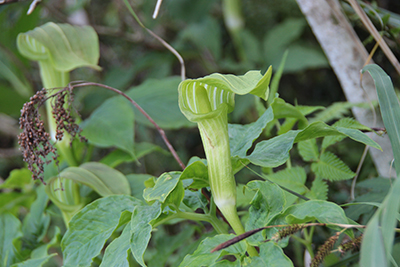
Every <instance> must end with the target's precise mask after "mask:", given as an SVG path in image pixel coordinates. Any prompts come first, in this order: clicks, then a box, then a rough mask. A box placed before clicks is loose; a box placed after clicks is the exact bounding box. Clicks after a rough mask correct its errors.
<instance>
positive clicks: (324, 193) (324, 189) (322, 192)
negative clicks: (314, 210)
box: [307, 176, 347, 211]
mask: <svg viewBox="0 0 400 267" xmlns="http://www.w3.org/2000/svg"><path fill="white" fill-rule="evenodd" d="M307 197H309V198H311V199H320V200H327V199H328V184H327V183H326V182H325V181H324V180H323V179H322V178H320V177H318V176H317V177H315V179H314V181H313V183H312V185H311V190H310V192H308V194H307ZM346 211H347V210H346Z"/></svg>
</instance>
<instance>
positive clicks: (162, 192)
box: [143, 172, 181, 203]
mask: <svg viewBox="0 0 400 267" xmlns="http://www.w3.org/2000/svg"><path fill="white" fill-rule="evenodd" d="M180 176H181V172H166V173H163V174H161V176H160V177H159V178H157V180H156V184H155V185H154V187H150V188H146V189H145V190H144V192H143V198H144V199H145V200H146V201H148V202H150V201H153V200H158V201H160V202H161V203H164V201H165V200H166V199H167V197H168V195H169V194H170V193H171V192H172V191H173V190H174V188H175V187H176V186H177V184H178V182H179V178H180Z"/></svg>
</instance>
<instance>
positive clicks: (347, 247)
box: [339, 235, 363, 253]
mask: <svg viewBox="0 0 400 267" xmlns="http://www.w3.org/2000/svg"><path fill="white" fill-rule="evenodd" d="M362 238H363V236H362V235H360V236H359V237H356V238H354V239H352V240H349V241H347V242H344V243H342V244H340V246H339V251H340V252H342V253H344V252H346V251H351V252H357V251H359V250H360V244H361V241H362Z"/></svg>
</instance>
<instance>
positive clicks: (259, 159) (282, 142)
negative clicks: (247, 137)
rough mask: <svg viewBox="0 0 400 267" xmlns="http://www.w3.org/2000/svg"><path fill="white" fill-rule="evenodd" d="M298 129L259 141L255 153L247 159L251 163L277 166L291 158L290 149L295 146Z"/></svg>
mask: <svg viewBox="0 0 400 267" xmlns="http://www.w3.org/2000/svg"><path fill="white" fill-rule="evenodd" d="M297 134H298V131H289V132H287V133H285V134H282V135H279V136H277V137H274V138H271V139H269V140H266V141H261V142H259V143H258V144H257V145H256V147H255V149H254V151H253V153H251V154H250V156H247V157H246V159H248V160H250V161H251V163H253V164H255V165H258V166H263V167H277V166H279V165H282V164H283V163H285V162H286V160H287V159H288V158H289V151H290V150H291V149H292V147H293V143H294V140H295V138H296V136H297Z"/></svg>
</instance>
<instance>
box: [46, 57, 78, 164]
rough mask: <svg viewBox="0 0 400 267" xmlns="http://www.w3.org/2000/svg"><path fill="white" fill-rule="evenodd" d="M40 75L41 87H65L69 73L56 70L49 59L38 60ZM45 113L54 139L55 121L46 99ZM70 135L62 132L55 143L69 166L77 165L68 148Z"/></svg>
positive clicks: (49, 103) (49, 102)
mask: <svg viewBox="0 0 400 267" xmlns="http://www.w3.org/2000/svg"><path fill="white" fill-rule="evenodd" d="M39 68H40V77H41V79H42V83H43V87H44V88H46V89H51V88H56V87H65V86H67V85H68V83H69V73H68V72H61V71H58V70H56V69H55V68H54V67H53V66H52V64H51V62H50V61H39ZM58 90H60V89H54V91H52V93H56V92H57V91H58ZM46 114H47V120H48V125H49V132H50V136H51V138H52V140H53V141H55V134H56V121H55V120H54V118H53V114H52V108H51V100H50V101H46ZM70 140H71V137H70V136H69V135H68V133H64V138H63V140H61V141H58V142H57V143H56V145H57V149H58V151H59V152H60V155H61V156H62V157H63V158H64V159H65V160H66V161H67V163H68V165H69V166H77V165H78V163H77V162H76V160H75V157H74V156H73V155H72V151H71V149H70V146H69V143H70Z"/></svg>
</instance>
